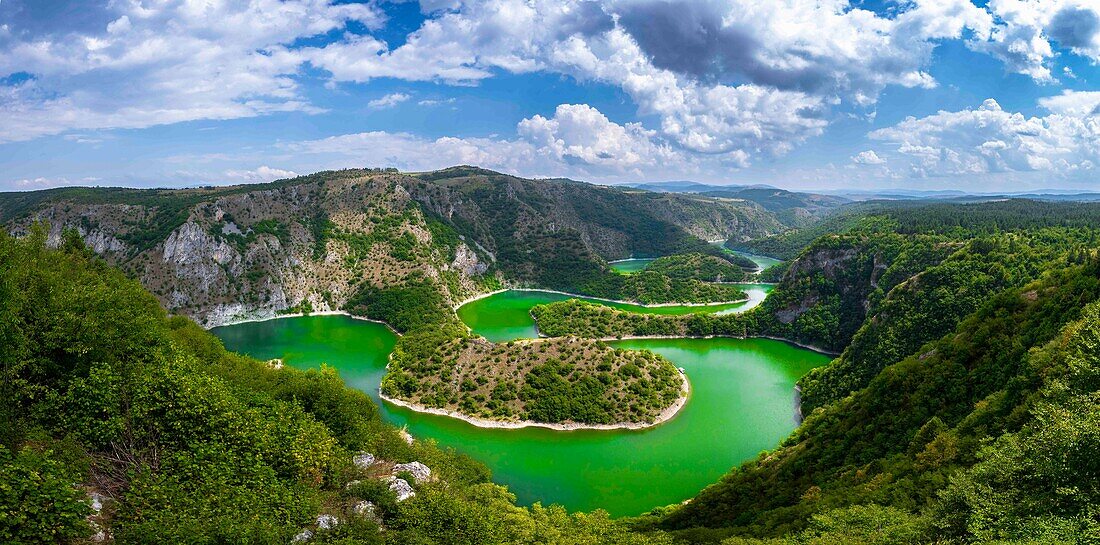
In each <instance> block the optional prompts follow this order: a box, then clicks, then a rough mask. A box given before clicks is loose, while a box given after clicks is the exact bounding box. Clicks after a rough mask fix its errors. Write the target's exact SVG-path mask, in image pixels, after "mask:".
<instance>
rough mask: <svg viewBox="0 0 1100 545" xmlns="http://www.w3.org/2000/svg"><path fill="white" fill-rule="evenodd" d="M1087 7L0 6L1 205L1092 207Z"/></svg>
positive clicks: (59, 1) (1092, 97)
mask: <svg viewBox="0 0 1100 545" xmlns="http://www.w3.org/2000/svg"><path fill="white" fill-rule="evenodd" d="M1098 62H1100V4H1098V3H1097V2H1096V1H1095V0H1042V1H1035V0H991V1H989V2H980V3H972V2H971V1H970V0H916V1H908V0H907V1H900V2H895V1H877V2H870V1H866V2H845V1H841V0H782V1H777V2H764V3H762V2H755V1H748V0H678V1H676V0H607V1H603V2H592V1H572V0H553V1H551V0H490V1H484V2H474V1H465V0H425V1H422V2H359V3H354V2H334V1H330V0H254V1H252V2H248V3H245V2H230V1H218V0H193V1H177V0H113V1H110V2H106V1H104V2H81V1H77V0H0V119H3V120H4V121H3V122H2V123H0V190H31V189H42V188H47V187H56V186H64V185H126V186H136V187H162V186H192V185H201V184H228V183H244V182H259V181H267V180H271V179H275V178H280V177H286V176H291V175H293V174H305V173H309V172H313V171H316V170H321V169H328V168H345V167H359V166H378V167H386V166H395V167H398V168H400V169H402V170H427V169H433V168H441V167H445V166H450V165H454V164H477V165H481V166H484V167H487V168H493V169H497V170H501V171H505V172H509V173H515V174H519V175H524V176H533V177H544V176H568V177H572V178H576V179H582V180H588V181H594V182H601V183H618V182H638V181H656V180H684V179H690V180H698V181H704V182H712V183H730V184H737V183H769V184H772V185H776V186H780V187H786V188H793V189H838V188H849V189H866V188H916V189H963V190H969V191H1025V190H1035V189H1049V188H1062V189H1084V190H1100V176H1098V174H1100V66H1098V65H1097V63H1098Z"/></svg>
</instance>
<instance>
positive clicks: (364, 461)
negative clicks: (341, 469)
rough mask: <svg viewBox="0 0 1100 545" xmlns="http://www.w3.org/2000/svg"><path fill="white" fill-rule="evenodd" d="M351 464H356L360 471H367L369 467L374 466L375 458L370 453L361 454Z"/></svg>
mask: <svg viewBox="0 0 1100 545" xmlns="http://www.w3.org/2000/svg"><path fill="white" fill-rule="evenodd" d="M351 462H352V463H353V464H355V467H357V468H359V469H367V468H368V467H370V466H372V465H374V462H375V458H374V455H373V454H371V453H369V452H360V453H359V454H356V455H355V457H354V458H352V459H351Z"/></svg>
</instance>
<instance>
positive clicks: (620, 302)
mask: <svg viewBox="0 0 1100 545" xmlns="http://www.w3.org/2000/svg"><path fill="white" fill-rule="evenodd" d="M733 283H734V284H752V283H754V282H733ZM506 291H534V292H540V293H554V294H557V295H565V296H567V297H572V298H574V299H587V300H589V301H599V302H601V303H614V304H616V305H630V306H635V307H642V308H668V307H700V308H705V307H716V306H724V305H736V304H739V303H746V302H748V301H751V300H752V298H751V297H745V298H744V299H738V300H736V301H718V302H713V303H651V304H646V303H639V302H637V301H623V300H621V299H607V298H604V297H593V296H591V295H581V294H579V293H570V292H567V291H558V290H548V289H543V288H505V289H502V290H496V291H492V292H489V293H485V294H482V295H478V296H476V297H470V298H469V299H466V300H464V301H462V302H461V303H459V304H457V305H455V307H454V310H455V311H456V312H457V311H458V309H460V308H462V307H463V306H465V305H467V304H469V303H472V302H474V301H477V300H479V299H484V298H486V297H492V296H494V295H497V294H498V293H504V292H506ZM620 310H625V309H620Z"/></svg>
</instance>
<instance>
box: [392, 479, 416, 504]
mask: <svg viewBox="0 0 1100 545" xmlns="http://www.w3.org/2000/svg"><path fill="white" fill-rule="evenodd" d="M390 490H393V491H394V492H395V493H396V494H397V501H405V500H407V499H409V498H411V497H413V496H415V495H416V492H415V491H413V487H412V485H411V484H409V483H408V482H407V481H405V479H398V478H397V477H390Z"/></svg>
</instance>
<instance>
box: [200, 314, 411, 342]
mask: <svg viewBox="0 0 1100 545" xmlns="http://www.w3.org/2000/svg"><path fill="white" fill-rule="evenodd" d="M304 316H347V317H348V318H351V319H353V320H362V321H364V322H371V323H375V324H382V325H384V326H386V329H389V330H390V332H392V333H393V334H394V335H397V336H400V335H401V333H400V332H399V331H397V330H396V329H394V328H393V326H391V325H390V324H387V323H386V322H383V321H382V320H375V319H373V318H367V317H365V316H356V315H354V314H351V313H350V312H347V311H344V310H321V311H317V312H310V313H309V314H306V313H304V312H295V313H293V314H276V315H274V316H266V317H263V318H248V319H244V320H233V321H229V322H226V323H224V324H218V325H216V326H213V327H209V328H207V329H214V328H215V327H227V326H231V325H240V324H250V323H253V322H270V321H271V320H281V319H283V318H302V317H304Z"/></svg>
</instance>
